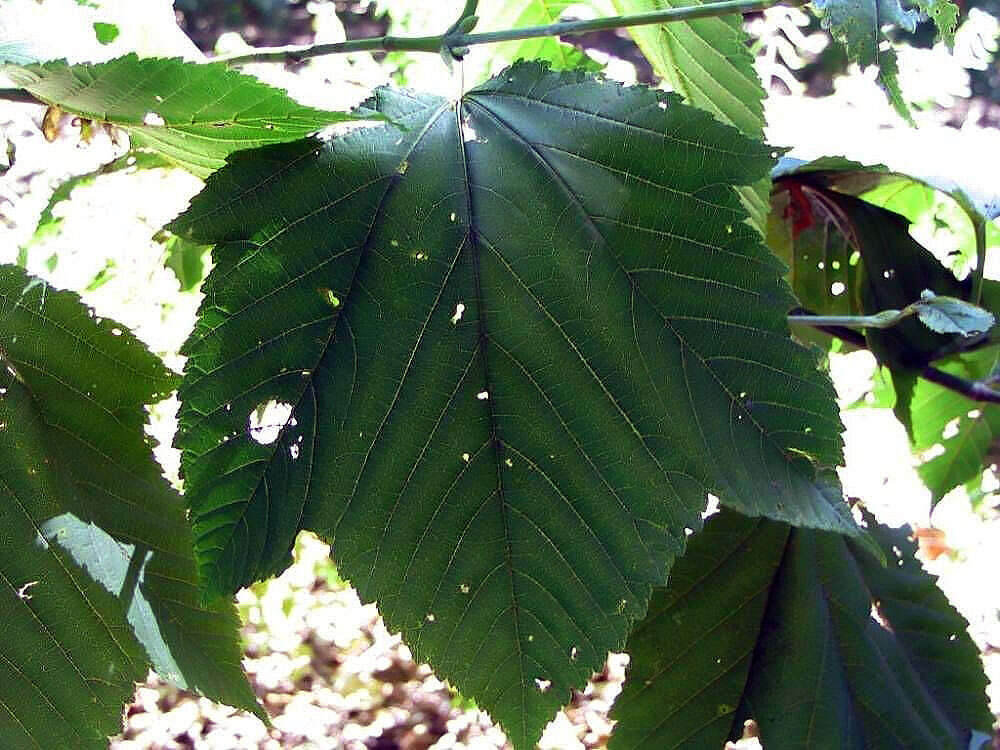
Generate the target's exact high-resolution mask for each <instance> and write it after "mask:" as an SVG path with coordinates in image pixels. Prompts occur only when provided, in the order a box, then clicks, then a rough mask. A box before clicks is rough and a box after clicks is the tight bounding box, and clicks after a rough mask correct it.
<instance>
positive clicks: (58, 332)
mask: <svg viewBox="0 0 1000 750" xmlns="http://www.w3.org/2000/svg"><path fill="white" fill-rule="evenodd" d="M0 363H2V365H3V374H2V375H0V378H2V383H0V455H2V456H3V458H4V460H3V461H0V499H2V503H0V508H2V511H0V515H2V518H0V529H3V531H2V532H0V533H2V542H3V543H2V547H0V582H2V588H3V591H4V594H3V597H2V604H0V621H2V622H3V628H4V638H3V644H2V646H0V654H2V658H0V708H2V710H0V745H3V746H4V747H27V746H32V747H74V748H75V747H95V748H96V747H106V746H107V740H106V736H107V735H108V734H111V733H115V732H116V731H117V730H118V729H119V728H120V716H121V707H122V704H123V702H124V701H126V700H127V699H128V698H129V697H130V696H131V695H132V690H133V683H134V682H135V681H136V680H141V679H143V678H144V676H145V673H146V670H147V668H148V666H149V665H150V664H151V665H152V666H153V667H154V668H155V669H156V670H157V671H158V672H159V673H160V674H161V676H163V677H164V678H166V679H168V680H171V681H173V682H175V683H176V684H178V685H180V686H182V687H189V688H192V689H195V690H198V691H201V692H203V693H205V694H206V695H209V696H211V697H212V698H214V699H216V700H219V701H223V702H226V703H230V704H232V705H236V706H241V707H244V708H248V709H251V710H257V711H260V709H259V708H258V707H257V704H256V701H255V699H254V697H253V693H252V692H251V690H250V687H249V685H248V684H247V682H246V679H245V677H244V676H243V673H242V669H241V667H240V662H239V657H240V649H239V644H238V641H237V631H236V625H237V622H236V618H235V614H234V612H233V611H232V607H231V606H230V605H228V604H219V605H216V606H212V607H207V608H204V607H201V606H199V604H198V591H197V585H196V579H195V566H194V561H193V559H192V551H191V542H190V534H189V531H188V526H187V523H186V521H185V518H184V512H183V507H182V504H181V500H180V497H179V496H178V495H177V494H176V493H175V492H174V491H173V490H171V489H170V487H169V485H167V483H166V481H165V480H164V479H163V478H162V477H161V476H160V473H159V469H158V467H157V465H156V463H155V462H154V461H153V458H152V454H151V452H150V446H149V444H148V442H147V439H146V438H145V436H144V433H143V421H144V411H143V405H144V404H147V403H149V402H151V401H152V400H155V399H158V398H161V397H162V396H163V395H165V394H166V392H168V391H170V390H171V389H172V388H173V387H174V385H175V384H176V377H175V376H174V375H173V374H172V373H170V372H168V371H167V370H165V369H164V368H163V366H162V364H160V362H159V361H158V360H156V359H155V358H154V357H153V356H151V355H150V354H149V353H148V352H147V351H146V349H145V348H144V347H143V346H142V345H141V344H140V343H139V342H138V341H137V340H136V339H135V338H134V337H132V336H131V334H129V333H128V332H127V331H124V330H123V329H121V328H119V327H117V326H115V324H114V323H113V322H112V321H100V322H98V321H95V320H94V319H93V316H92V313H91V314H90V315H88V311H87V309H86V308H85V307H84V306H83V305H81V304H80V302H79V298H78V297H77V296H76V295H74V294H70V293H66V292H57V291H54V290H51V289H48V288H47V287H46V286H45V285H44V284H42V283H39V282H32V280H31V279H30V278H29V277H27V276H26V275H25V274H24V273H23V272H22V271H21V270H20V269H18V268H16V267H13V266H2V267H0Z"/></svg>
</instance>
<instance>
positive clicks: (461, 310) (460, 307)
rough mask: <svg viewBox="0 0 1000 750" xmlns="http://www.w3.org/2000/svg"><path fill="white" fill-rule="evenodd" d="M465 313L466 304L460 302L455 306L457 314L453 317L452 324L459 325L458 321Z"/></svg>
mask: <svg viewBox="0 0 1000 750" xmlns="http://www.w3.org/2000/svg"><path fill="white" fill-rule="evenodd" d="M464 312H465V303H463V302H459V303H458V304H457V305H455V314H454V315H452V316H451V324H452V325H458V321H460V320H461V319H462V314H463V313H464Z"/></svg>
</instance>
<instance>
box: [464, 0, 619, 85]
mask: <svg viewBox="0 0 1000 750" xmlns="http://www.w3.org/2000/svg"><path fill="white" fill-rule="evenodd" d="M579 5H580V3H579V2H576V1H575V0H516V1H515V2H510V0H488V1H487V2H484V3H481V4H480V6H479V8H478V10H477V12H478V14H479V17H480V21H479V24H478V27H477V30H479V31H486V30H497V29H518V28H524V27H527V26H546V25H548V24H552V23H556V22H557V21H559V19H560V17H561V16H562V14H563V11H565V10H566V9H567V8H570V7H572V6H579ZM490 53H491V55H492V58H491V62H494V64H496V63H503V64H509V63H511V62H514V61H515V60H545V61H546V62H548V63H549V64H550V65H551V66H552V68H553V69H555V70H572V69H574V68H583V69H585V70H589V71H597V70H599V69H600V68H601V67H602V66H601V65H600V63H598V62H597V61H596V60H594V59H593V58H591V57H589V56H588V55H587V54H586V53H585V52H583V51H582V50H579V49H577V48H576V47H574V46H573V45H572V44H567V43H566V42H563V41H561V40H560V39H559V38H558V37H552V36H544V37H538V38H536V39H521V40H518V41H513V42H504V43H503V44H496V45H492V46H491V48H490ZM500 67H503V65H501V66H500ZM495 71H496V68H494V69H493V70H491V71H490V72H495Z"/></svg>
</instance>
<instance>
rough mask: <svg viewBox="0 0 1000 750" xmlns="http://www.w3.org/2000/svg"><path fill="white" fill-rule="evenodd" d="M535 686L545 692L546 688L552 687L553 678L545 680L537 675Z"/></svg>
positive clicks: (539, 690)
mask: <svg viewBox="0 0 1000 750" xmlns="http://www.w3.org/2000/svg"><path fill="white" fill-rule="evenodd" d="M535 687H536V688H537V689H538V692H540V693H544V692H545V691H546V690H548V689H549V688H550V687H552V680H543V679H542V678H541V677H536V678H535Z"/></svg>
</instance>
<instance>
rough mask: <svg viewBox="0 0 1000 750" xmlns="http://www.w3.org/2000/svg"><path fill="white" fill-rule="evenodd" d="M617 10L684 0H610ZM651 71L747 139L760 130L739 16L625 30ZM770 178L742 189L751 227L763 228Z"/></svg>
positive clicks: (759, 107) (759, 95) (760, 94)
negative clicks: (651, 67)
mask: <svg viewBox="0 0 1000 750" xmlns="http://www.w3.org/2000/svg"><path fill="white" fill-rule="evenodd" d="M612 2H613V3H614V6H615V7H616V8H617V9H618V11H619V12H620V13H623V14H625V13H627V14H631V13H645V12H649V11H654V10H663V9H665V8H680V7H687V6H690V5H692V4H694V5H697V4H698V2H697V0H696V2H694V3H690V2H685V1H684V0H682V1H681V2H674V1H673V0H612ZM629 32H630V33H631V34H632V38H633V39H635V42H636V44H638V45H639V49H641V50H642V53H643V54H644V55H645V56H646V59H647V60H649V63H650V65H652V66H653V71H654V72H655V73H656V74H657V75H658V76H660V77H661V78H663V79H664V80H665V81H666V82H667V83H669V84H670V87H671V88H672V89H673V90H674V91H676V92H677V93H679V94H681V95H682V96H683V97H684V99H685V100H686V101H687V102H688V103H690V104H693V105H694V106H696V107H700V108H701V109H704V110H706V111H707V112H711V113H712V114H713V115H714V116H715V117H716V118H718V119H719V120H721V121H722V122H725V123H728V124H730V125H732V126H734V127H736V128H738V129H739V130H740V132H741V133H743V134H744V135H747V136H749V137H750V138H755V139H762V138H763V134H764V107H763V104H762V102H763V100H764V89H763V87H762V86H761V84H760V78H759V77H758V76H757V72H756V71H755V70H754V68H753V54H752V53H751V52H750V48H749V46H748V44H747V41H748V37H747V35H746V33H745V32H744V31H743V17H742V16H740V15H739V14H733V15H731V16H714V17H712V18H697V19H694V20H691V21H678V22H675V23H668V24H663V25H662V26H635V27H632V28H630V29H629ZM770 187H771V185H770V182H769V181H768V180H761V181H760V182H757V183H756V184H754V185H752V186H747V187H742V188H740V189H739V190H740V197H741V198H742V199H743V202H744V205H745V206H746V208H747V211H748V212H749V213H750V219H751V221H752V222H753V225H754V226H755V227H757V228H758V229H759V230H760V231H761V232H763V231H764V224H765V221H766V218H767V211H768V205H769V203H768V193H769V190H770Z"/></svg>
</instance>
